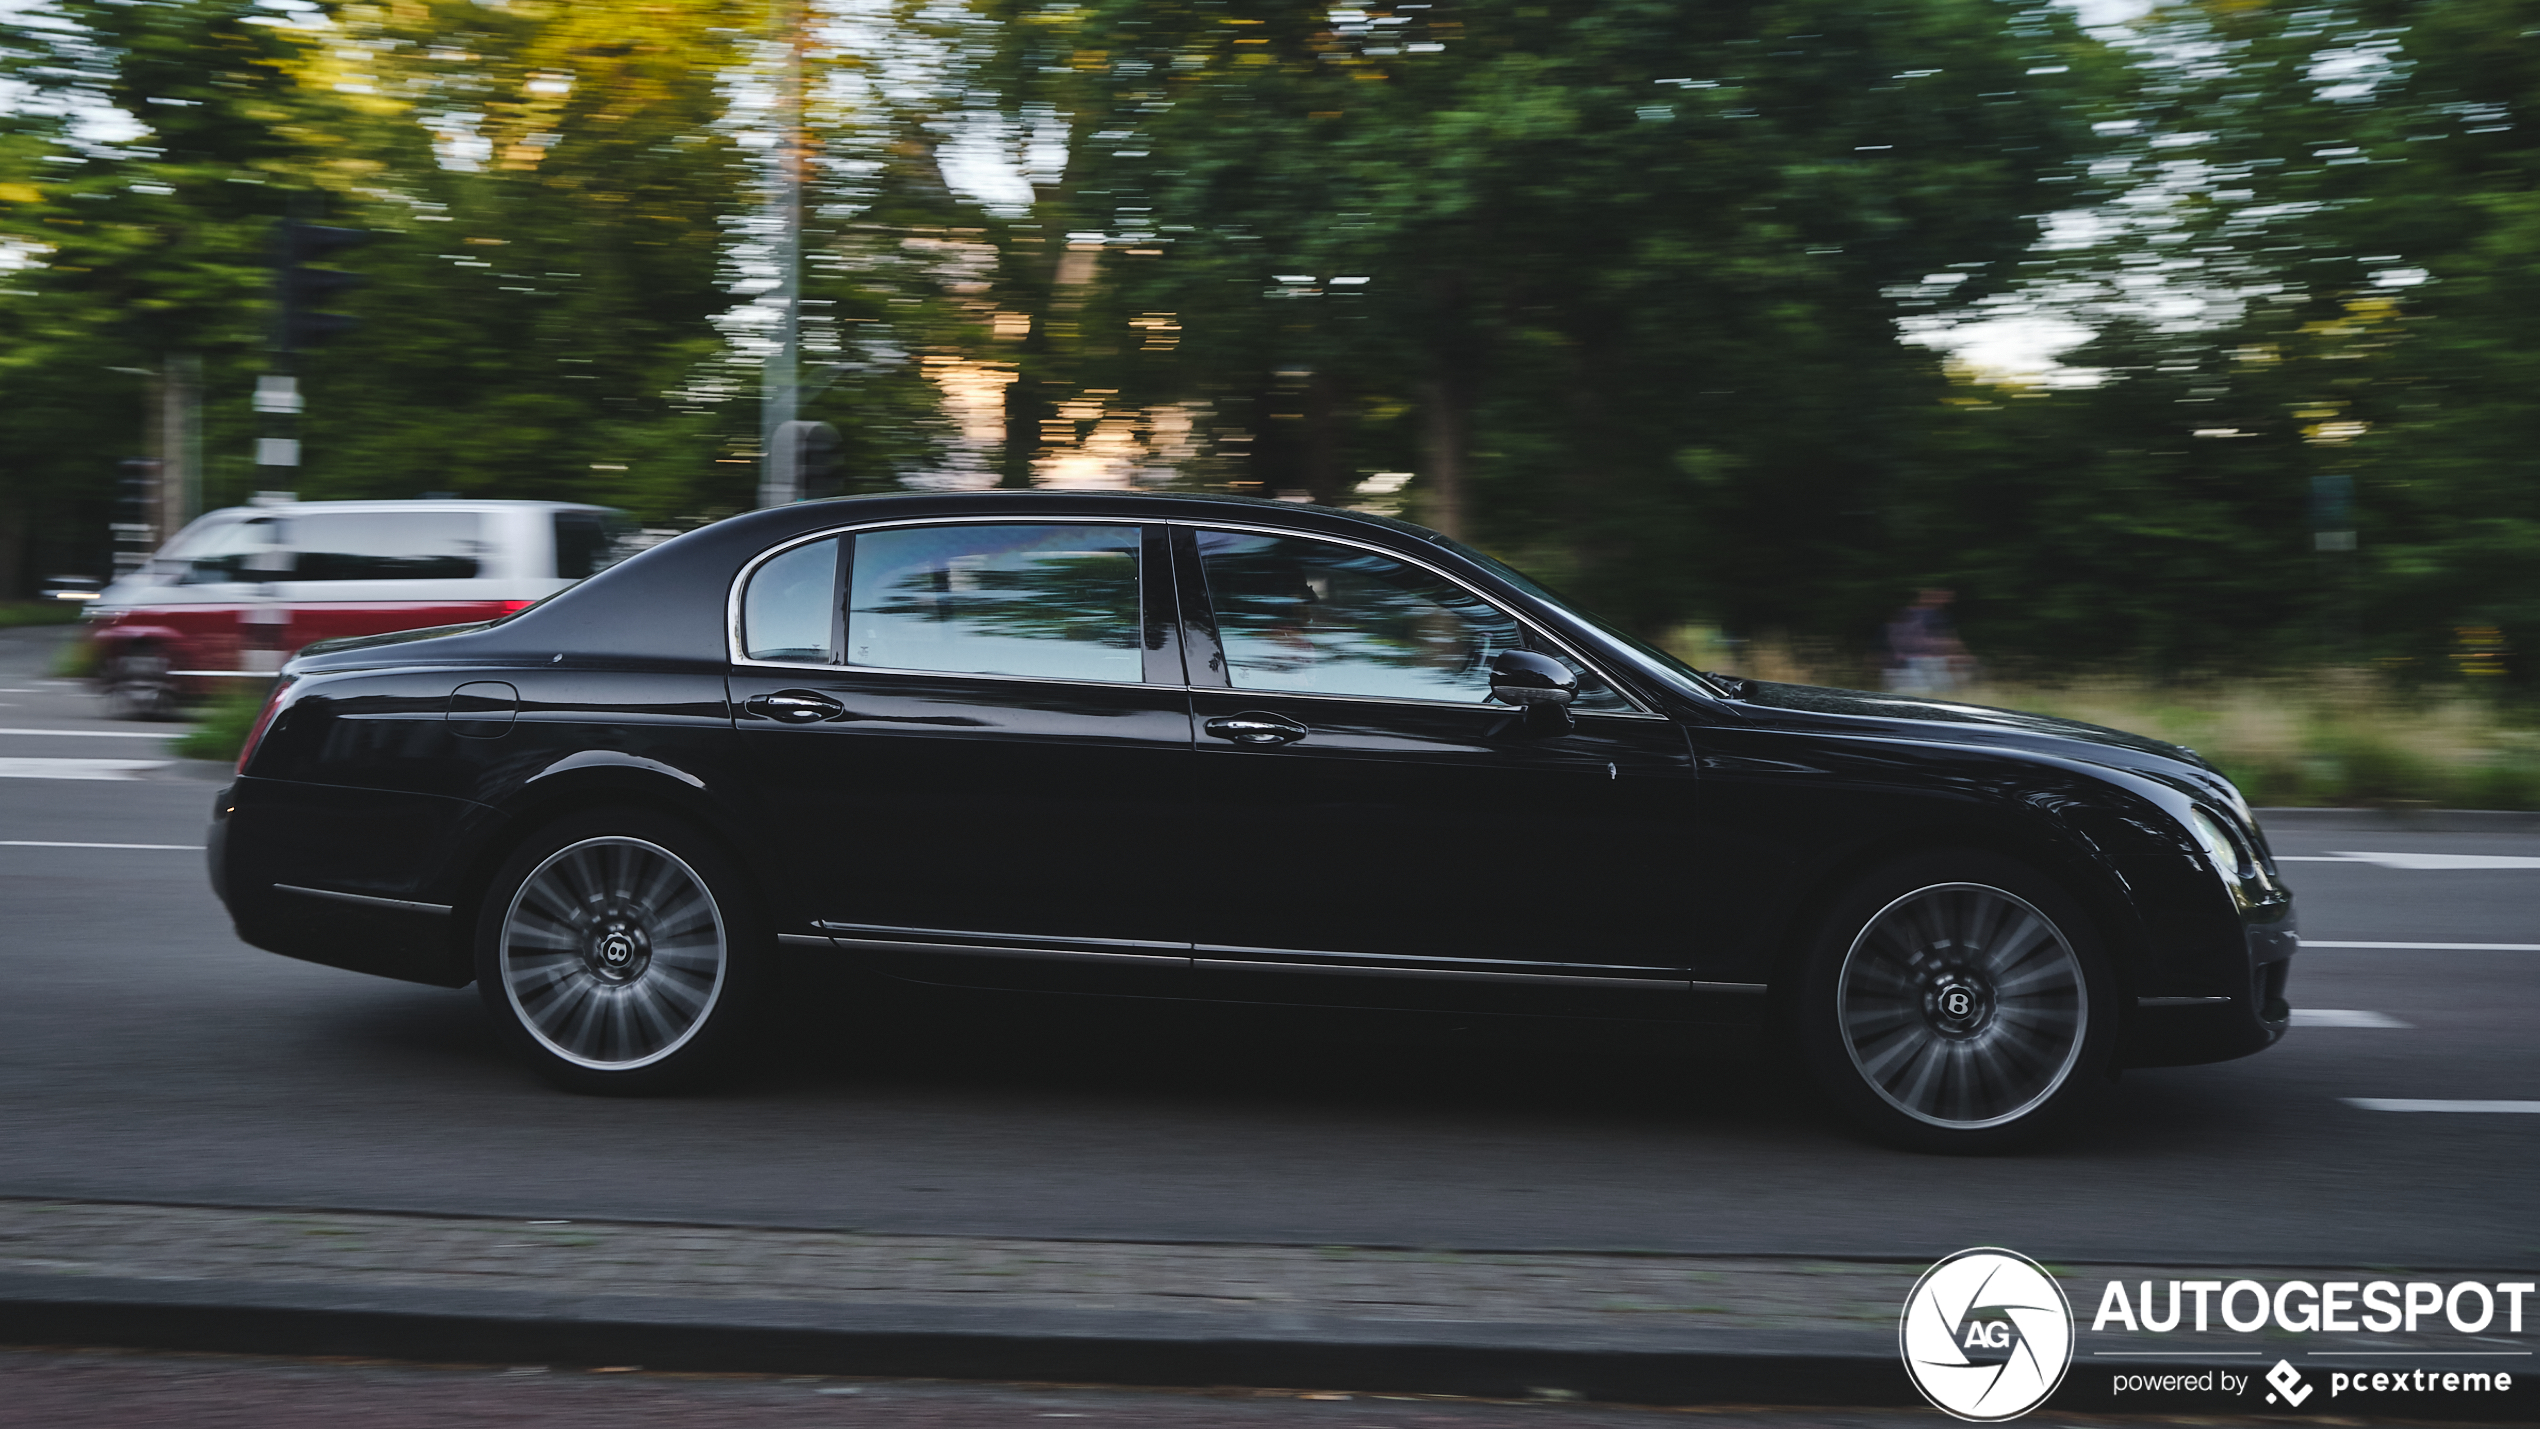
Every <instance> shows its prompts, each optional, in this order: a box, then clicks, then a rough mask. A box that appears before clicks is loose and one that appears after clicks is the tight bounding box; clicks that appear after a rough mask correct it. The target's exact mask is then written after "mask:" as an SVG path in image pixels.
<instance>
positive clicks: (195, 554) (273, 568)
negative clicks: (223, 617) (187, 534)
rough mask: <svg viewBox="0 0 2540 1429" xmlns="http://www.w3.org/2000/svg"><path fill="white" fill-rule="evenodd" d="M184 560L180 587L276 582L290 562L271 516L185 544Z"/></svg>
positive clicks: (279, 529)
mask: <svg viewBox="0 0 2540 1429" xmlns="http://www.w3.org/2000/svg"><path fill="white" fill-rule="evenodd" d="M184 557H185V567H184V573H183V574H182V575H180V576H179V577H178V578H177V583H178V584H179V585H222V584H226V583H228V582H231V581H270V580H278V579H280V578H281V575H282V573H283V572H284V571H285V570H287V569H288V567H289V562H290V553H289V552H288V551H287V550H286V549H285V548H284V547H283V544H282V522H281V521H280V520H278V519H276V518H274V517H271V516H255V517H250V518H248V519H247V520H244V521H233V522H231V523H230V524H228V525H226V526H219V527H215V528H213V529H212V530H210V531H207V532H205V533H203V534H202V535H201V536H199V537H197V538H195V539H194V540H192V541H190V542H188V543H187V544H186V548H185V551H184Z"/></svg>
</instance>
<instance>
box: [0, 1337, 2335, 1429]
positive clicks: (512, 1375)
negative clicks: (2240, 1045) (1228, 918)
mask: <svg viewBox="0 0 2540 1429" xmlns="http://www.w3.org/2000/svg"><path fill="white" fill-rule="evenodd" d="M1045 1419H1055V1420H1065V1419H1084V1420H1089V1421H1091V1422H1092V1423H1093V1424H1095V1425H1099V1426H1101V1429H1677V1426H1681V1425H1682V1424H1683V1423H1684V1422H1685V1419H1684V1415H1682V1414H1681V1413H1677V1412H1674V1411H1670V1410H1665V1409H1631V1408H1621V1407H1617V1406H1613V1405H1590V1404H1562V1403H1557V1402H1525V1403H1514V1402H1508V1401H1492V1400H1472V1399H1450V1398H1445V1397H1442V1396H1435V1395H1402V1394H1343V1393H1334V1392H1330V1391H1320V1392H1318V1391H1314V1390H1303V1391H1299V1390H1294V1389H1285V1390H1275V1389H1274V1390H1260V1389H1223V1390H1215V1391H1207V1390H1197V1391H1195V1390H1159V1389H1120V1388H1111V1387H1105V1386H1100V1385H1051V1384H1036V1385H1018V1384H963V1383H945V1382H941V1381H935V1382H927V1381H908V1380H899V1381H893V1380H848V1379H837V1378H829V1377H814V1376H796V1377H781V1376H775V1375H669V1374H645V1373H641V1372H636V1371H620V1370H615V1369H611V1370H601V1371H597V1372H594V1371H590V1370H571V1369H560V1370H554V1371H549V1370H547V1369H545V1368H542V1367H535V1366H506V1367H500V1368H496V1367H491V1366H447V1365H445V1366H432V1367H422V1366H415V1365H380V1364H360V1363H345V1362H342V1361H332V1362H329V1361H312V1360H286V1359H266V1358H258V1357H248V1356H232V1355H150V1354H130V1353H121V1352H115V1351H103V1352H98V1351H88V1352H79V1351H71V1352H62V1351H45V1350H0V1426H5V1429H18V1426H25V1429H157V1426H163V1425H164V1426H174V1429H343V1426H346V1425H355V1424H357V1425H360V1426H362V1429H476V1426H483V1427H484V1429H518V1426H521V1425H525V1424H536V1425H541V1426H544V1429H696V1426H699V1425H748V1426H750V1429H798V1426H799V1429H814V1426H817V1429H829V1426H835V1425H853V1426H855V1429H1013V1426H1015V1425H1020V1424H1032V1423H1035V1422H1036V1421H1039V1420H1045ZM1952 1422H1953V1421H1951V1420H1948V1419H1945V1418H1943V1417H1942V1416H1941V1415H1940V1414H1939V1413H1938V1412H1936V1411H1930V1410H1923V1411H1916V1410H1903V1409H1871V1410H1841V1409H1806V1410H1771V1409H1753V1408H1748V1409H1737V1410H1729V1411H1725V1412H1721V1411H1705V1412H1704V1413H1703V1415H1702V1418H1701V1423H1702V1424H1703V1425H1704V1426H1705V1429H1945V1426H1947V1425H1949V1424H1950V1423H1952ZM2083 1422H2084V1423H2087V1424H2090V1425H2094V1426H2095V1425H2101V1424H2114V1423H2120V1422H2135V1421H2119V1420H2114V1419H2108V1418H2102V1417H2098V1416H2092V1417H2090V1418H2088V1419H2086V1420H2085V1421H2083ZM2199 1422H2201V1423H2206V1424H2232V1423H2251V1422H2255V1421H2234V1420H2225V1419H2205V1420H2201V1421H2199ZM2279 1422H2280V1421H2279ZM2345 1422H2348V1423H2355V1424H2360V1423H2362V1422H2364V1421H2362V1420H2348V1421H2345ZM1039 1429H1070V1427H1069V1426H1066V1425H1061V1424H1050V1425H1041V1426H1039Z"/></svg>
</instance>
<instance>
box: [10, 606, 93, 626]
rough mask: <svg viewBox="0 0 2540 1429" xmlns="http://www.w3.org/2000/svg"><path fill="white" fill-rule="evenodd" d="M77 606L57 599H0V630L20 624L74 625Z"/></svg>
mask: <svg viewBox="0 0 2540 1429" xmlns="http://www.w3.org/2000/svg"><path fill="white" fill-rule="evenodd" d="M78 621H79V607H78V606H76V605H74V604H71V603H70V602H68V601H59V600H0V630H5V629H11V628H14V627H17V626H21V625H75V624H77V623H78Z"/></svg>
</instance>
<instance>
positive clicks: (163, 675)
mask: <svg viewBox="0 0 2540 1429" xmlns="http://www.w3.org/2000/svg"><path fill="white" fill-rule="evenodd" d="M174 668H175V665H174V663H173V662H171V661H170V660H169V659H168V655H167V652H166V651H165V650H162V649H160V648H159V647H158V646H156V645H131V646H126V647H125V648H124V649H122V650H120V651H117V652H116V653H115V654H112V655H109V656H107V657H106V658H105V659H104V660H103V661H101V662H99V664H98V667H97V691H98V693H99V694H100V695H101V696H103V697H104V699H105V703H106V718H108V719H174V718H175V717H176V713H177V703H178V702H177V697H176V680H175V679H174V677H172V676H171V675H170V674H169V673H168V672H169V671H170V670H172V669H174Z"/></svg>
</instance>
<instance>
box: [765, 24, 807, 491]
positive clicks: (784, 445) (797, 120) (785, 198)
mask: <svg viewBox="0 0 2540 1429" xmlns="http://www.w3.org/2000/svg"><path fill="white" fill-rule="evenodd" d="M769 10H770V12H771V17H772V19H773V21H774V29H775V32H776V38H777V43H779V44H780V45H782V46H783V47H784V48H783V52H782V57H781V58H780V59H779V61H778V69H777V81H776V123H777V126H778V127H777V135H776V174H775V184H774V192H773V194H772V195H771V200H770V202H769V204H768V216H767V221H768V226H769V227H770V228H772V229H774V230H775V234H774V237H775V248H776V280H777V287H776V289H775V294H774V295H775V298H776V308H777V319H776V350H775V351H774V352H772V353H770V354H768V357H767V361H766V365H765V366H764V367H763V368H762V369H761V371H760V399H759V485H758V504H759V505H761V506H782V505H785V504H786V503H787V502H791V501H796V500H799V499H801V497H802V475H801V473H800V472H799V471H797V470H796V466H797V463H796V461H795V454H794V453H793V452H792V451H791V450H789V447H790V445H791V443H790V442H788V441H787V439H786V437H787V433H786V426H787V424H788V423H790V422H792V421H793V420H794V409H795V405H796V402H797V398H798V392H797V389H796V385H795V370H796V366H797V362H798V358H799V355H800V350H801V344H802V306H803V302H802V298H803V293H802V287H803V39H804V36H803V15H802V12H801V9H800V6H799V0H770V5H769ZM762 301H763V300H762Z"/></svg>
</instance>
